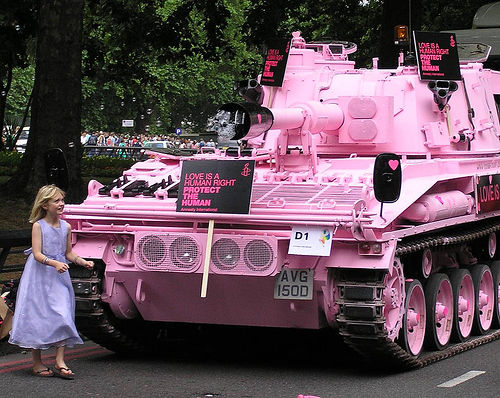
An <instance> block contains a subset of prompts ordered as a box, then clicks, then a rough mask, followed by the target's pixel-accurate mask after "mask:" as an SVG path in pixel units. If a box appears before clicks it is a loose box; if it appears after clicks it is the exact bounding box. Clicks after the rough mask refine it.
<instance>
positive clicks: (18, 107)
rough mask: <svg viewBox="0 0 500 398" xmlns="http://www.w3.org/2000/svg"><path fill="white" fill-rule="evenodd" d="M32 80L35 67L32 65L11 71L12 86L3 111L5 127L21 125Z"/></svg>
mask: <svg viewBox="0 0 500 398" xmlns="http://www.w3.org/2000/svg"><path fill="white" fill-rule="evenodd" d="M34 79H35V67H34V66H33V65H28V66H27V67H26V68H14V69H13V71H12V86H11V88H10V90H9V100H8V102H7V105H6V109H5V124H6V125H12V126H19V125H20V124H21V121H22V118H23V114H24V111H25V109H26V105H27V102H28V98H29V96H30V93H31V90H32V88H33V81H34ZM28 120H29V119H28Z"/></svg>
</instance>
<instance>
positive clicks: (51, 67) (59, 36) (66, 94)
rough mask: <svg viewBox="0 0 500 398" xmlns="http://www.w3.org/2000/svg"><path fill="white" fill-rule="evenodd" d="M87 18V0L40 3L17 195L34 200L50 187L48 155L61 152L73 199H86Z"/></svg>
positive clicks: (14, 185)
mask: <svg viewBox="0 0 500 398" xmlns="http://www.w3.org/2000/svg"><path fill="white" fill-rule="evenodd" d="M82 17H83V0H44V1H41V2H39V10H38V34H37V48H36V70H35V86H34V92H33V105H32V112H31V129H30V139H29V141H28V146H27V148H26V152H25V154H24V156H23V158H22V162H21V165H20V167H19V169H18V170H17V172H16V174H15V175H14V177H13V178H11V179H10V180H9V181H8V182H7V183H6V184H7V186H8V192H9V193H10V194H11V195H14V196H21V197H23V196H24V197H26V196H28V197H33V196H34V193H35V192H36V191H37V190H38V188H39V187H40V186H41V185H44V184H46V183H47V180H46V176H45V152H46V151H47V149H49V148H52V147H60V148H62V149H63V151H64V152H65V154H66V159H67V162H68V169H69V185H70V187H69V190H68V195H67V197H68V200H70V201H76V200H79V199H80V198H81V196H82V192H81V189H82V183H81V173H80V158H81V146H80V117H81V54H82V50H81V34H82ZM4 192H5V189H4Z"/></svg>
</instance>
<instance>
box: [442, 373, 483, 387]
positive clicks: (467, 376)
mask: <svg viewBox="0 0 500 398" xmlns="http://www.w3.org/2000/svg"><path fill="white" fill-rule="evenodd" d="M483 373H486V372H485V371H484V370H471V371H470V372H467V373H464V374H463V375H462V376H458V377H455V378H454V379H451V380H448V381H447V382H444V383H442V384H439V385H438V387H455V386H456V385H458V384H460V383H463V382H465V381H467V380H470V379H472V378H474V377H476V376H479V375H482V374H483Z"/></svg>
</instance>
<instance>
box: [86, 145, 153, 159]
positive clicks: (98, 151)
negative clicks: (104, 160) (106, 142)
mask: <svg viewBox="0 0 500 398" xmlns="http://www.w3.org/2000/svg"><path fill="white" fill-rule="evenodd" d="M144 149H145V148H143V147H138V146H98V145H85V146H84V147H83V153H84V154H85V155H87V156H108V157H111V158H120V159H133V160H143V159H147V155H146V154H145V153H144Z"/></svg>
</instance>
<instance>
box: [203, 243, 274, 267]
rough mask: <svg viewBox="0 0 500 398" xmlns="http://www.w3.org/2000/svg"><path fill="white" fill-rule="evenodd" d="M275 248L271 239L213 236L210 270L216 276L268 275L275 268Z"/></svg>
mask: <svg viewBox="0 0 500 398" xmlns="http://www.w3.org/2000/svg"><path fill="white" fill-rule="evenodd" d="M276 248H277V245H276V240H275V239H274V238H272V237H262V238H261V237H258V238H256V237H255V236H245V235H214V244H213V245H212V253H211V255H210V260H211V263H212V264H211V268H212V271H213V272H215V273H217V274H234V275H262V276H264V275H270V274H272V272H273V271H274V269H275V268H276V250H277V249H276ZM273 265H274V267H273Z"/></svg>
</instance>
